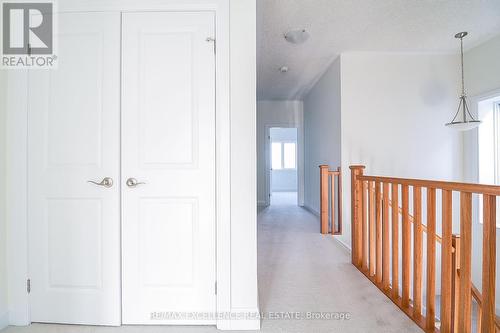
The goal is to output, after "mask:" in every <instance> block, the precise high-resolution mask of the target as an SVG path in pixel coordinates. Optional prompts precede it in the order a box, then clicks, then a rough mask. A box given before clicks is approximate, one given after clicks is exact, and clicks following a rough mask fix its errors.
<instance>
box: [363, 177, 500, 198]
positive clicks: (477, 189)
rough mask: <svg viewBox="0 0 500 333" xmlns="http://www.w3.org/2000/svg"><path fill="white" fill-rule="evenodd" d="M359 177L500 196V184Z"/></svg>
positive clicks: (364, 179) (382, 181) (366, 179)
mask: <svg viewBox="0 0 500 333" xmlns="http://www.w3.org/2000/svg"><path fill="white" fill-rule="evenodd" d="M357 179H358V180H361V181H377V182H381V183H390V184H401V185H410V186H420V187H428V188H436V189H441V190H449V191H459V192H470V193H479V194H489V195H495V196H500V186H497V185H486V184H472V183H458V182H446V181H440V180H423V179H411V178H394V177H382V176H364V175H363V176H359V177H358V178H357Z"/></svg>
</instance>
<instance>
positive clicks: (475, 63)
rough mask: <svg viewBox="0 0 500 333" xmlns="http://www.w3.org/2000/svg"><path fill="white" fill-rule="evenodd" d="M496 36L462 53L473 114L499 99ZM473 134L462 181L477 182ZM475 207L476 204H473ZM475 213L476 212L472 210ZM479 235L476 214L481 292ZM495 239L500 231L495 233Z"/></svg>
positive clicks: (476, 276) (467, 136) (475, 258)
mask: <svg viewBox="0 0 500 333" xmlns="http://www.w3.org/2000/svg"><path fill="white" fill-rule="evenodd" d="M499 59H500V35H498V36H497V37H495V38H493V39H490V40H489V41H487V42H485V43H483V44H481V45H479V46H477V47H475V48H473V49H471V50H468V51H467V52H466V53H465V57H464V61H465V80H466V81H465V84H466V87H467V91H468V94H469V96H470V102H471V109H472V110H474V111H476V110H477V102H478V101H480V100H481V99H483V98H484V99H486V98H489V97H494V96H500V61H499ZM477 134H478V132H477V130H472V131H469V132H466V133H464V168H465V170H464V174H465V178H466V181H469V182H479V175H478V158H477V157H478V155H477V154H478V149H477V148H478V140H477ZM475 204H477V201H476V202H475ZM476 212H477V210H476ZM482 235H483V225H482V224H481V223H480V221H479V216H478V215H477V214H474V215H473V218H472V244H473V252H472V278H473V282H474V284H475V285H476V286H477V287H478V288H479V290H481V284H482V283H481V282H482V281H481V272H482V264H481V262H482V260H481V258H482ZM496 237H497V239H500V230H499V229H497V234H496ZM496 258H497V262H496V267H497V270H498V269H499V268H500V247H497V255H496ZM496 285H497V289H496V300H497V309H498V308H500V306H499V305H500V288H499V287H498V286H500V274H498V273H497V278H496Z"/></svg>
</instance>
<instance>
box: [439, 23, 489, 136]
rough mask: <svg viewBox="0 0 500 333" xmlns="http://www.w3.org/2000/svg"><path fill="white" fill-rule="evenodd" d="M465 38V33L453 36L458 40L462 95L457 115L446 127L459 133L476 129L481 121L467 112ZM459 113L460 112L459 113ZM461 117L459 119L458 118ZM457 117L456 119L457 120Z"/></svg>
mask: <svg viewBox="0 0 500 333" xmlns="http://www.w3.org/2000/svg"><path fill="white" fill-rule="evenodd" d="M465 36H467V32H465V31H464V32H459V33H458V34H456V35H455V38H458V39H460V61H461V62H460V63H461V69H462V94H461V95H460V103H459V104H458V110H457V113H455V116H454V117H453V119H452V120H451V122H449V123H447V124H446V126H448V127H450V128H454V129H456V130H459V131H468V130H471V129H473V128H476V127H477V126H479V125H480V124H481V120H477V119H475V118H474V117H473V116H472V114H471V113H470V111H469V105H468V103H467V94H466V93H465V79H464V42H463V38H464V37H465ZM460 111H461V112H460ZM460 115H461V119H460V117H459V116H460ZM457 117H458V119H457Z"/></svg>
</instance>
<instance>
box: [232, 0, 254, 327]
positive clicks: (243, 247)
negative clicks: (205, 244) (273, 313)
mask: <svg viewBox="0 0 500 333" xmlns="http://www.w3.org/2000/svg"><path fill="white" fill-rule="evenodd" d="M230 20H231V26H230V36H231V38H230V45H231V49H230V60H231V61H230V63H231V68H230V70H231V311H232V312H258V310H259V303H258V290H257V211H256V209H255V207H256V206H257V202H256V198H257V187H256V184H257V177H256V175H257V170H256V161H257V156H256V154H257V149H256V99H257V96H256V61H257V60H256V1H255V0H231V2H230ZM240 322H241V321H238V320H234V321H233V322H232V323H231V327H230V328H232V329H243V328H244V329H259V327H260V321H259V320H254V321H253V322H246V323H244V324H242V323H240Z"/></svg>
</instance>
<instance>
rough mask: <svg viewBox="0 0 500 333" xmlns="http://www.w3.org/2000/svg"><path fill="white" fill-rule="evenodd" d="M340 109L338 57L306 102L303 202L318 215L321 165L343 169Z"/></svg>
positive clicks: (306, 98) (309, 94)
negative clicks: (341, 166) (341, 162)
mask: <svg viewBox="0 0 500 333" xmlns="http://www.w3.org/2000/svg"><path fill="white" fill-rule="evenodd" d="M340 106H341V84H340V58H337V59H336V60H335V61H334V62H333V63H332V65H331V66H330V68H329V69H328V70H327V71H326V72H325V74H323V76H322V77H321V78H320V79H319V81H318V82H317V83H316V84H315V86H314V87H313V88H312V89H311V90H310V92H309V93H308V95H307V96H306V97H305V99H304V132H305V148H304V151H305V196H304V197H305V200H304V201H305V206H306V207H307V208H309V209H310V210H313V211H314V212H316V213H318V212H319V165H321V164H328V165H330V168H332V169H336V168H337V167H338V166H340V156H341V155H340V134H341V132H340V124H341V117H340V113H341V112H340ZM346 184H348V183H346ZM346 186H347V185H346Z"/></svg>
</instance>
